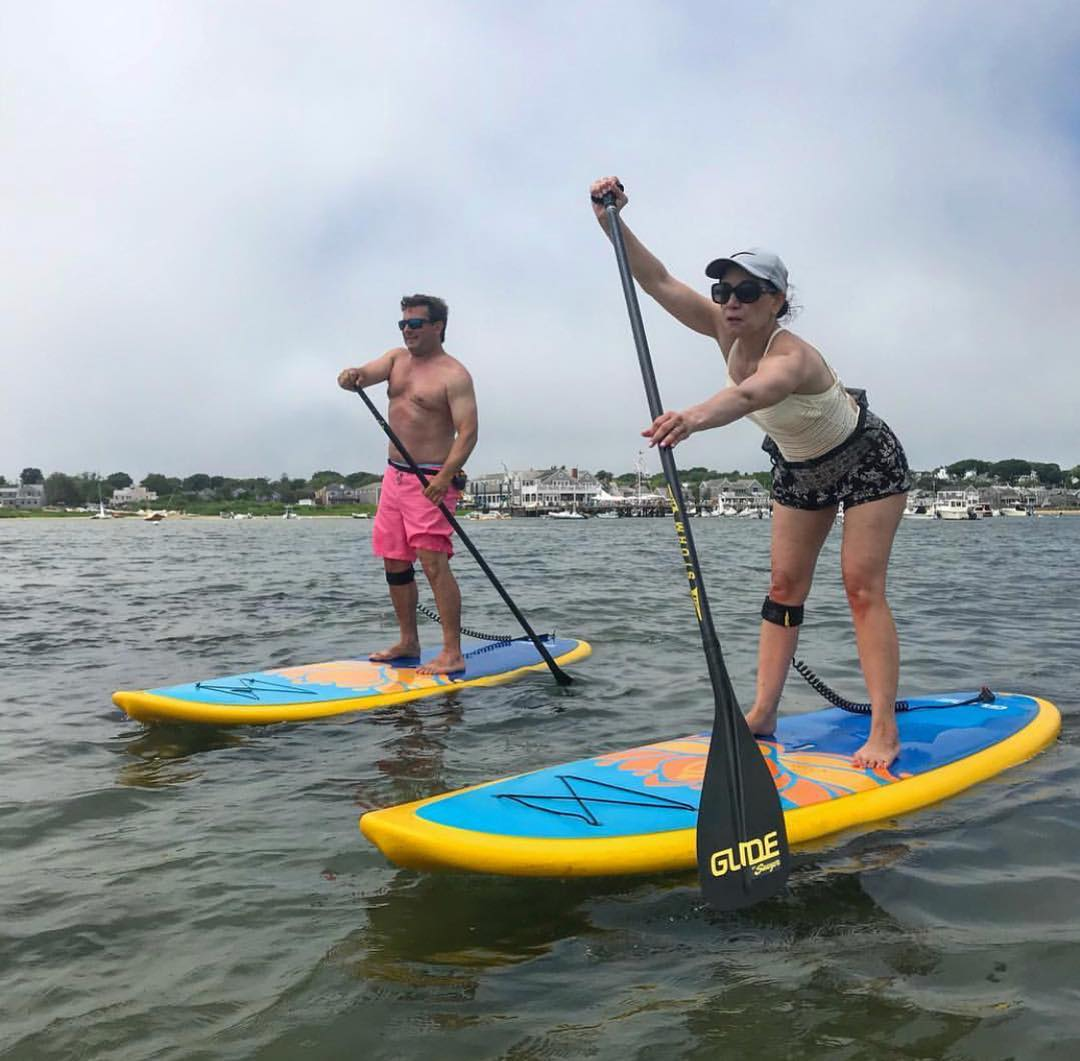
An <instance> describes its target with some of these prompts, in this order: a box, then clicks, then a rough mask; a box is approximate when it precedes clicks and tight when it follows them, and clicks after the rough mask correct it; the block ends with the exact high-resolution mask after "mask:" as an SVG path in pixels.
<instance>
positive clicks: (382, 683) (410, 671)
mask: <svg viewBox="0 0 1080 1061" xmlns="http://www.w3.org/2000/svg"><path fill="white" fill-rule="evenodd" d="M267 673H269V674H275V675H278V676H280V677H282V678H287V679H288V680H289V681H291V682H296V683H297V684H298V685H336V686H338V688H341V689H349V690H351V691H353V692H366V691H368V690H371V691H375V692H379V693H397V692H405V691H406V690H409V689H430V688H432V687H433V686H436V685H449V684H450V681H449V679H448V678H447V677H446V676H445V675H442V674H417V673H416V671H415V669H414V668H412V667H391V666H389V665H388V664H386V663H376V662H374V661H373V660H365V659H339V660H331V661H330V662H329V663H311V664H308V665H306V666H301V667H282V668H280V669H279V670H273V671H268V672H267Z"/></svg>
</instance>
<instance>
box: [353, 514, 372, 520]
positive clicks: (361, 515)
mask: <svg viewBox="0 0 1080 1061" xmlns="http://www.w3.org/2000/svg"><path fill="white" fill-rule="evenodd" d="M352 518H353V519H371V516H370V514H369V513H367V512H354V513H353V514H352Z"/></svg>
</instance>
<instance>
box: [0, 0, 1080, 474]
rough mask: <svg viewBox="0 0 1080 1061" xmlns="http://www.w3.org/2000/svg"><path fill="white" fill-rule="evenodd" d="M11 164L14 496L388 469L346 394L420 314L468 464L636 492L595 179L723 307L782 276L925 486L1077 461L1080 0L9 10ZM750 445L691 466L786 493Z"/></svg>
mask: <svg viewBox="0 0 1080 1061" xmlns="http://www.w3.org/2000/svg"><path fill="white" fill-rule="evenodd" d="M0 152H2V153H0V157H2V158H3V165H2V166H0V252H2V253H0V373H2V386H0V473H2V474H5V475H6V476H7V477H8V479H9V480H10V479H12V478H14V477H16V476H17V475H18V473H19V471H20V470H21V469H22V468H24V467H27V466H33V467H39V468H41V469H42V470H43V471H44V472H45V473H46V474H49V473H50V472H53V471H64V472H68V473H72V474H75V473H79V472H84V471H92V472H98V473H100V474H102V475H107V474H109V473H112V472H116V471H125V472H127V473H128V474H130V475H132V476H134V477H135V479H136V481H138V480H139V479H141V478H142V477H143V476H145V475H146V474H147V473H149V472H159V473H164V474H166V475H178V476H187V475H191V474H193V473H195V472H206V473H209V474H223V475H230V476H237V477H248V476H259V475H265V476H268V477H270V478H276V477H278V476H279V475H280V474H282V473H283V472H284V473H287V474H289V475H290V476H304V477H306V476H308V475H310V474H311V473H312V472H313V471H315V470H318V469H331V468H332V469H337V470H339V471H341V472H342V473H348V472H351V471H356V470H377V469H378V468H379V467H380V466H381V464H382V461H383V460H384V458H385V452H386V441H385V438H384V437H383V435H382V434H381V431H380V429H379V428H378V426H377V424H376V423H375V422H374V420H373V419H372V418H371V416H370V414H369V413H368V412H367V411H366V410H365V409H364V407H363V405H362V403H361V402H360V401H359V400H358V399H357V397H356V396H355V395H350V394H348V393H346V392H344V391H341V390H340V389H339V388H338V387H337V386H336V376H337V373H338V372H339V371H340V369H342V368H344V367H345V366H349V365H358V364H362V363H364V362H365V361H367V360H370V359H371V358H374V357H376V356H378V355H380V354H382V353H383V352H384V351H386V350H387V349H390V348H391V347H393V346H396V345H398V342H399V339H398V332H397V328H396V323H395V322H396V321H397V319H398V317H399V315H400V311H399V306H398V303H399V299H400V297H401V296H402V295H403V294H407V293H412V292H415V291H423V292H429V293H433V294H437V295H441V296H443V297H444V298H446V299H447V300H448V302H449V304H450V320H449V325H448V333H447V338H446V348H447V350H448V351H449V352H450V353H452V354H453V355H455V356H456V357H457V358H459V359H460V360H461V361H462V362H463V363H464V364H465V365H466V366H467V367H468V368H469V369H470V371H471V372H472V374H473V377H474V380H475V383H476V391H477V397H478V401H479V411H480V440H479V443H478V445H477V448H476V451H475V453H474V455H473V458H472V460H471V461H470V462H469V471H470V472H471V473H472V474H473V475H478V474H483V473H486V472H491V471H496V470H498V469H499V468H501V467H502V466H503V465H504V464H505V465H507V466H509V467H512V468H525V467H547V466H550V465H566V466H567V467H572V466H577V467H581V468H588V469H590V470H593V471H596V470H600V469H605V470H608V471H612V472H615V473H618V472H622V471H627V470H630V469H632V468H633V467H634V463H635V460H636V458H637V454H638V452H639V451H640V450H641V449H642V448H643V445H644V440H643V439H642V438H641V436H640V431H641V429H642V428H643V427H644V426H645V424H646V423H647V421H648V419H649V418H648V415H647V411H646V403H645V397H644V391H643V388H642V383H641V376H640V372H639V369H638V364H637V358H636V354H635V350H634V345H633V340H632V337H631V332H630V327H629V323H628V319H627V315H626V309H625V305H624V302H623V296H622V291H621V288H620V284H619V276H618V271H617V267H616V262H615V258H614V254H613V251H612V248H611V246H610V244H609V243H608V242H607V241H606V240H605V239H604V237H603V236H602V234H601V232H600V230H599V228H598V226H597V225H596V222H595V221H594V219H593V217H592V213H591V210H590V208H589V202H588V185H589V183H590V181H591V180H592V179H594V178H596V177H599V176H602V175H607V174H617V175H618V176H619V177H620V178H621V179H622V180H623V182H624V184H625V185H626V188H627V191H628V193H629V195H630V200H631V201H630V204H629V205H628V206H627V208H626V209H625V211H624V214H623V217H624V220H625V221H626V223H627V224H629V225H630V226H631V227H632V228H633V230H634V231H635V233H637V235H638V236H639V237H641V238H642V239H643V241H644V242H645V243H646V244H647V245H648V246H649V247H650V249H651V250H652V251H653V252H654V253H655V254H657V256H658V257H660V258H661V260H663V261H664V263H665V264H666V266H667V268H668V269H669V271H670V272H671V273H672V274H673V275H675V276H677V277H679V278H681V279H683V280H685V281H686V282H687V283H690V284H692V285H695V286H697V287H699V289H700V290H702V292H707V290H708V286H707V285H708V281H707V279H706V278H705V276H704V266H705V264H706V263H707V262H708V261H709V260H711V259H712V258H714V257H717V256H719V255H721V254H727V253H730V252H732V251H734V250H738V249H743V248H745V247H747V246H764V247H768V248H771V249H773V250H775V251H777V252H778V253H779V254H781V256H782V257H783V258H784V260H785V262H786V263H787V266H788V269H789V272H790V276H791V280H792V282H793V284H794V285H795V295H796V298H795V301H796V302H797V303H799V304H801V306H802V310H801V312H800V314H799V315H798V317H796V318H795V320H794V321H793V322H792V328H793V330H794V331H795V332H796V333H798V334H799V335H801V336H803V337H804V338H805V339H807V340H808V341H810V342H811V343H813V344H814V345H815V346H816V347H817V348H818V349H820V350H821V351H822V352H823V353H824V354H825V356H826V358H827V359H828V360H829V361H830V363H831V364H832V365H833V366H834V367H835V368H836V369H837V371H838V372H839V374H840V376H841V378H842V379H843V380H844V382H845V383H846V384H848V385H849V386H859V387H864V388H866V389H867V390H868V392H869V396H870V402H871V407H872V408H873V409H874V410H875V411H876V412H877V413H878V414H879V415H881V416H882V417H883V418H884V419H885V420H886V421H888V422H889V423H890V424H891V425H892V427H893V428H894V430H895V431H896V432H897V434H898V435H899V436H900V438H901V440H902V441H903V443H904V445H905V448H906V450H907V452H908V456H909V459H910V461H911V463H912V465H913V466H914V467H916V468H920V469H925V468H931V467H936V466H939V465H940V464H942V463H949V462H952V461H955V460H959V459H962V458H965V457H979V458H982V459H987V460H1000V459H1004V458H1007V457H1022V458H1027V459H1031V460H1037V461H1052V462H1057V463H1059V464H1061V465H1062V466H1063V467H1072V466H1074V465H1076V464H1080V431H1078V430H1077V410H1078V408H1080V401H1078V395H1080V357H1078V355H1080V343H1078V332H1080V328H1078V325H1077V317H1076V311H1075V307H1076V304H1077V295H1076V292H1077V291H1078V290H1080V254H1078V253H1077V248H1078V247H1080V5H1077V4H1076V3H1075V0H1062V2H1055V0H1024V2H1022V3H1021V2H1002V3H995V4H987V3H985V2H984V0H975V2H969V0H932V2H921V0H905V2H903V3H897V4H887V5H886V4H867V3H865V2H858V3H856V2H848V0H836V2H768V0H758V2H755V3H752V4H736V5H727V6H725V5H718V4H716V3H696V2H687V3H678V2H670V0H668V2H650V0H622V2H618V3H615V2H607V0H596V2H593V3H590V4H588V5H583V4H573V3H569V2H543V0H538V2H534V3H529V4H524V3H515V2H502V3H494V2H492V3H488V2H482V0H478V2H472V3H465V2H455V0H442V2H425V0H418V2H414V3H410V4H408V5H389V4H376V3H365V2H355V0H354V2H337V0H322V2H319V0H304V2H270V0H265V2H259V3H255V2H250V0H234V2H231V3H225V4H223V3H220V2H202V0H184V2H153V0H146V2H142V0H139V2H134V0H132V2H120V0H95V2H94V3H93V4H85V3H55V2H47V0H46V2H42V0H35V2H33V3H31V2H29V0H27V2H20V0H0ZM642 310H643V314H644V321H645V328H646V332H647V334H648V337H649V344H650V347H651V350H652V357H653V362H654V364H655V368H656V375H657V379H658V382H659V387H660V393H661V395H662V398H663V401H664V404H665V406H666V407H668V408H683V407H685V406H687V405H690V404H693V403H695V402H697V401H700V400H701V399H703V398H705V397H706V396H708V395H710V394H712V393H714V392H715V391H717V390H719V389H720V387H721V386H722V385H723V381H724V372H723V363H722V359H721V357H720V353H719V350H718V348H717V347H716V345H715V344H714V343H712V342H710V341H709V340H708V339H706V338H703V337H701V336H698V335H696V334H694V333H691V332H689V331H687V330H686V329H684V328H682V327H681V326H680V325H678V324H677V323H676V322H674V321H673V320H671V319H670V318H668V317H667V316H666V314H665V313H664V312H663V311H662V310H661V309H660V308H659V307H658V306H657V305H656V304H655V303H652V302H651V301H650V300H649V299H648V298H647V296H642ZM375 397H376V401H377V403H378V404H380V406H381V407H383V408H385V388H381V387H380V388H376V389H375ZM760 443H761V435H760V431H759V429H757V428H756V427H754V426H753V425H752V424H749V423H746V422H742V423H737V424H734V425H731V426H729V427H726V428H722V429H718V430H714V431H710V432H706V433H702V434H699V435H696V436H694V437H693V438H691V439H690V440H688V441H687V442H686V443H684V444H683V445H681V446H679V447H678V448H677V450H676V459H677V461H678V463H679V464H680V465H681V466H683V467H691V466H694V465H704V466H706V467H710V468H716V469H720V470H730V469H734V468H738V469H741V470H759V469H765V468H766V467H767V457H766V455H765V454H764V453H762V452H761V449H760ZM647 466H648V467H649V468H650V469H652V470H657V469H658V467H659V462H658V461H657V460H656V456H655V453H650V454H648V456H647Z"/></svg>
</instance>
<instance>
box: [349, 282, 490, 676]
mask: <svg viewBox="0 0 1080 1061" xmlns="http://www.w3.org/2000/svg"><path fill="white" fill-rule="evenodd" d="M401 310H402V318H403V319H402V320H400V321H398V328H399V329H400V330H401V334H402V337H403V339H404V342H405V346H404V347H400V346H399V347H395V348H394V349H393V350H388V351H387V352H386V353H385V354H383V355H382V357H379V358H376V359H375V360H374V361H370V362H368V363H367V364H366V365H363V366H361V367H360V368H347V369H344V370H343V371H342V372H341V374H340V375H339V376H338V386H339V387H342V388H344V389H345V390H350V391H359V390H360V389H361V388H362V387H370V386H372V385H373V384H375V383H383V382H388V383H389V388H388V392H389V395H390V408H389V413H388V417H387V419H388V421H389V423H390V427H391V428H393V430H394V433H395V434H396V435H397V437H398V438H399V439H401V443H402V445H403V446H404V447H405V448H406V449H407V450H408V451H409V454H410V456H411V457H412V458H413V460H414V461H416V463H417V464H418V465H419V466H420V467H421V468H422V469H423V471H424V475H425V477H426V478H427V480H428V486H427V488H426V489H425V488H423V487H422V486H421V485H420V480H419V479H418V478H417V477H416V475H415V474H414V473H413V472H412V471H410V469H409V465H408V464H407V463H406V461H405V458H404V456H403V455H402V454H401V453H398V452H397V450H396V449H395V447H394V446H393V445H391V446H390V452H389V461H388V464H387V468H386V472H385V474H384V475H383V481H382V491H381V493H380V495H379V507H378V511H377V512H376V513H375V523H374V526H373V527H372V535H371V544H372V548H373V549H374V552H375V555H376V556H380V557H382V560H383V566H384V567H385V569H386V581H387V583H388V584H389V586H390V599H391V601H393V604H394V612H395V614H396V615H397V620H398V626H399V627H400V636H399V638H398V642H397V644H395V645H393V646H391V647H390V648H388V649H385V650H384V651H382V652H374V653H372V655H371V657H370V658H371V659H373V660H377V661H389V660H405V659H408V658H409V657H416V656H419V655H420V635H419V633H418V632H417V629H416V596H417V594H416V582H415V571H414V569H413V563H414V561H415V560H416V558H417V557H419V558H420V564H421V566H422V567H423V569H424V574H425V575H426V576H427V580H428V582H429V583H430V584H431V590H432V593H433V594H434V596H435V605H436V607H437V608H438V610H439V615H440V617H441V618H442V630H443V649H442V652H440V653H439V654H438V655H437V656H436V657H435V658H434V659H432V660H429V661H428V662H427V663H426V664H424V665H423V666H420V667H417V672H418V673H420V674H446V673H449V672H452V671H459V670H462V669H464V667H465V660H464V658H463V656H462V655H461V592H460V590H459V589H458V584H457V581H456V579H455V578H454V576H453V573H452V572H451V571H450V557H451V556H453V555H454V548H453V545H452V542H451V533H452V531H451V527H450V524H449V523H448V522H447V519H446V517H445V516H444V515H443V514H442V512H441V511H440V509H439V507H438V505H439V502H440V501H441V502H442V503H443V504H444V505H446V507H447V508H448V509H449V510H450V511H451V512H453V511H454V509H455V508H456V506H457V503H458V499H459V498H460V496H461V490H462V488H463V487H464V485H465V475H464V472H463V468H464V466H465V461H466V460H467V459H468V457H469V454H470V453H472V451H473V447H474V446H475V445H476V436H477V416H476V395H475V394H474V392H473V382H472V377H471V376H470V375H469V373H468V371H467V370H466V368H465V366H464V365H462V364H461V362H460V361H457V360H456V359H455V358H453V357H451V356H450V355H449V354H448V353H447V352H446V351H445V350H444V349H443V341H444V340H445V338H446V321H447V317H448V315H449V313H448V309H447V305H446V303H445V302H444V301H443V300H442V299H441V298H435V297H434V296H433V295H407V296H406V297H405V298H403V299H402V300H401Z"/></svg>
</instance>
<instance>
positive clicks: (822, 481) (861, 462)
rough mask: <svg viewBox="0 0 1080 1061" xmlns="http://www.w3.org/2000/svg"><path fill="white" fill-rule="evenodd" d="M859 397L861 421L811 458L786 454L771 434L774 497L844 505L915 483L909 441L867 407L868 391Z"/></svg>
mask: <svg viewBox="0 0 1080 1061" xmlns="http://www.w3.org/2000/svg"><path fill="white" fill-rule="evenodd" d="M851 394H852V396H853V397H854V398H855V400H856V401H857V402H858V403H859V422H858V425H857V426H856V428H855V430H854V431H853V432H852V433H851V434H850V435H849V436H848V437H847V438H846V439H844V441H843V442H841V443H840V445H839V446H835V447H834V448H833V449H831V450H829V452H828V453H823V454H822V455H821V456H820V457H814V458H813V459H811V460H806V461H787V460H784V457H783V454H782V453H781V452H780V449H779V447H778V446H777V445H776V443H775V442H774V441H773V440H772V439H771V438H769V436H768V435H766V436H765V441H764V442H763V443H762V444H761V448H762V449H763V450H764V451H765V452H766V453H768V454H769V456H770V457H771V458H772V465H773V484H772V497H773V500H774V501H776V502H777V504H780V505H785V506H786V507H788V508H802V509H811V510H813V509H821V508H830V507H831V506H832V505H837V504H839V503H840V502H841V501H842V502H843V503H844V508H845V509H848V508H853V507H854V506H855V505H864V504H866V502H868V501H880V500H881V499H882V498H883V497H892V496H893V495H894V494H906V493H907V492H908V491H909V490H910V489H911V485H912V481H913V480H912V476H911V471H910V469H909V468H908V462H907V457H906V456H905V454H904V447H903V446H901V445H900V441H899V439H897V437H896V435H894V434H893V433H892V429H891V428H890V427H889V425H888V424H887V423H885V421H884V420H882V419H881V418H880V417H878V416H875V415H874V414H873V413H872V412H870V410H869V408H868V407H867V401H866V392H865V391H856V390H852V391H851Z"/></svg>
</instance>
